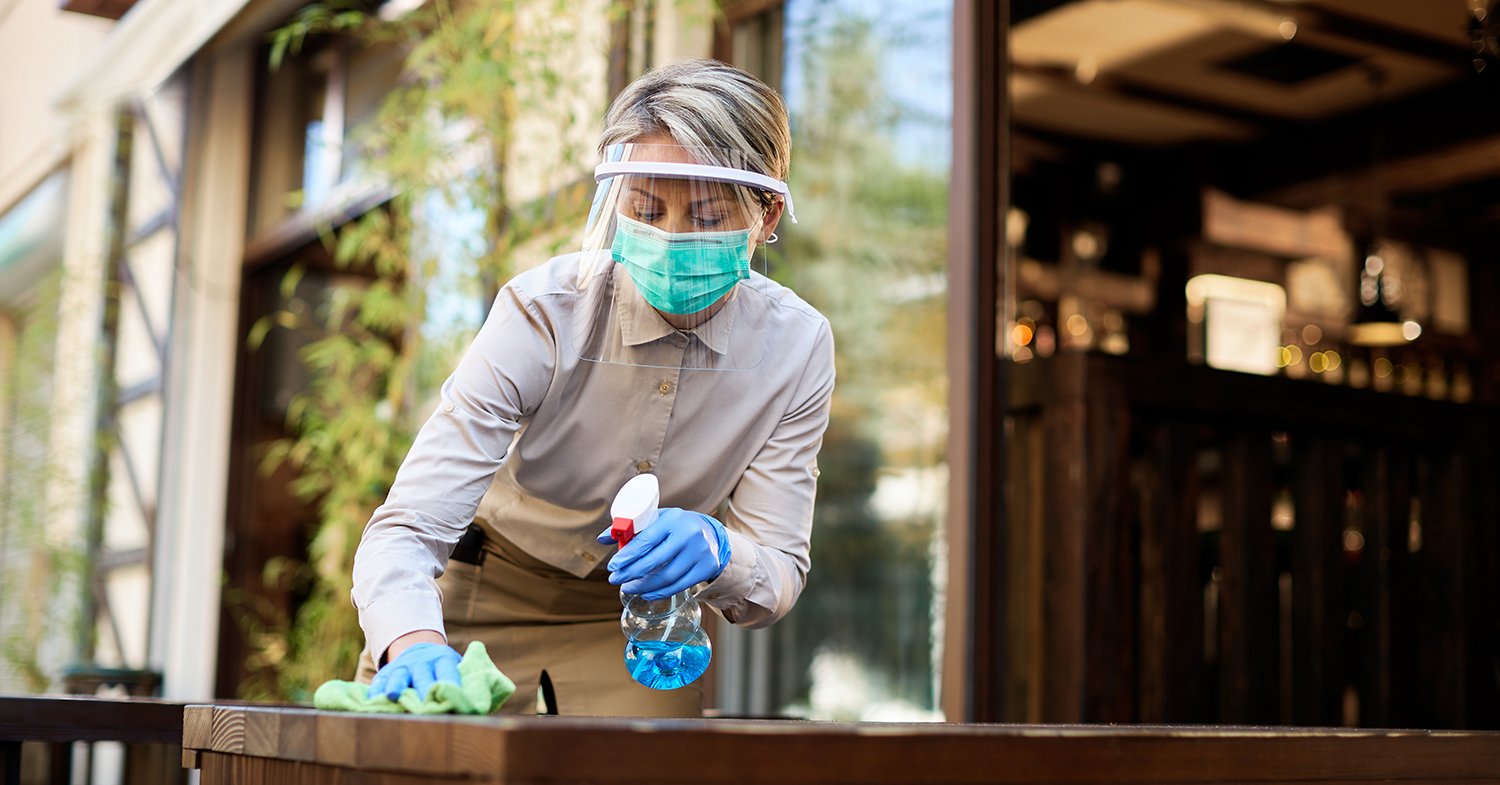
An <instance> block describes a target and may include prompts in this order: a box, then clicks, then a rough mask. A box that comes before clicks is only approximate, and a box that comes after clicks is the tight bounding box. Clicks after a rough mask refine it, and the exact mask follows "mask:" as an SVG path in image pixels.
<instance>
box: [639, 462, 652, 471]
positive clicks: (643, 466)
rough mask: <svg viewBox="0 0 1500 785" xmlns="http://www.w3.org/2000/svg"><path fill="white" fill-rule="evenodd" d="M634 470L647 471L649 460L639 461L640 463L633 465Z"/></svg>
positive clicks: (648, 469) (649, 469)
mask: <svg viewBox="0 0 1500 785" xmlns="http://www.w3.org/2000/svg"><path fill="white" fill-rule="evenodd" d="M635 470H636V471H638V472H649V471H651V462H650V461H641V462H640V463H637V464H636V465H635Z"/></svg>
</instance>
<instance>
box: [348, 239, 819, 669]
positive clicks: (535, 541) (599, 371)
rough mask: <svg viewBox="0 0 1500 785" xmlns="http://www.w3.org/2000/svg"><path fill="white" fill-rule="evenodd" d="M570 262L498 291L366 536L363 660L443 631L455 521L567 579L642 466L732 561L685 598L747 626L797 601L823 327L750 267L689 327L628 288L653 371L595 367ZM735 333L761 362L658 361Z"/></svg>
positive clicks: (593, 552)
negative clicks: (721, 534)
mask: <svg viewBox="0 0 1500 785" xmlns="http://www.w3.org/2000/svg"><path fill="white" fill-rule="evenodd" d="M577 269H578V261H577V255H576V254H573V255H568V256H561V257H557V258H555V259H552V260H550V261H548V262H547V263H546V264H543V265H542V266H540V267H537V268H535V269H533V270H530V271H527V272H525V273H522V274H520V275H518V276H516V277H515V278H514V279H513V280H511V281H510V282H509V283H508V284H506V285H505V287H504V288H503V289H502V290H501V292H500V295H499V297H498V298H497V299H496V301H495V306H494V308H493V309H492V310H491V312H490V315H489V317H488V319H486V320H485V323H484V326H483V327H482V328H481V329H480V331H479V335H478V336H477V337H476V338H475V339H474V343H473V345H472V346H471V347H470V348H469V350H468V352H467V353H466V354H465V356H464V358H463V360H462V361H461V362H460V363H459V365H458V368H457V369H456V370H455V371H454V372H453V375H452V376H450V377H449V378H448V380H447V381H446V382H445V383H444V384H443V388H442V396H441V399H440V401H439V402H438V404H437V408H436V411H435V412H433V414H432V415H431V417H430V418H429V419H428V420H427V422H426V424H425V425H423V426H422V430H421V432H420V433H419V434H418V435H417V438H416V441H415V443H414V444H413V445H412V448H411V451H410V452H409V453H408V454H407V456H406V459H405V461H404V462H403V463H402V465H401V469H400V471H399V472H398V473H397V475H396V481H395V484H394V485H393V486H392V487H391V491H390V494H389V496H388V497H387V499H386V502H385V504H383V505H381V506H380V507H379V508H378V509H377V510H376V511H375V514H374V516H373V517H372V518H371V519H370V523H369V524H368V525H367V526H366V527H365V532H364V537H363V539H362V540H361V542H360V545H359V550H358V552H357V553H356V555H355V559H354V589H353V592H352V598H353V600H354V604H355V606H356V607H357V608H358V609H359V618H360V626H361V627H363V629H364V632H365V640H366V645H367V646H368V648H369V651H370V652H371V653H372V655H374V656H375V657H376V658H378V657H379V656H380V655H381V654H383V653H384V652H385V650H386V649H387V648H388V647H389V646H390V644H391V642H392V641H394V640H395V639H396V638H398V637H400V636H401V635H404V634H406V633H408V632H412V631H414V630H423V629H431V630H438V631H442V630H443V620H442V600H441V597H440V595H439V591H438V588H437V582H436V579H437V577H438V576H439V575H441V574H442V572H443V569H444V566H445V565H446V564H447V561H448V555H449V554H450V553H451V552H452V550H453V546H454V544H455V543H456V542H457V541H458V538H459V536H460V535H461V534H462V533H463V531H464V529H465V528H466V527H467V526H468V524H469V522H470V521H478V522H479V523H481V524H483V525H486V526H488V527H491V528H493V529H494V530H495V531H497V532H499V533H501V534H502V535H503V536H504V537H505V538H506V539H507V540H509V541H510V542H512V543H514V544H515V545H517V546H518V547H520V548H522V549H524V550H525V551H526V552H527V553H529V554H531V555H532V556H535V557H536V558H538V559H540V560H542V561H545V562H547V563H549V564H552V565H554V566H556V567H558V568H559V569H562V570H565V571H567V572H569V573H572V574H573V575H576V576H579V577H583V576H585V575H587V574H589V572H591V571H592V570H594V569H595V568H596V567H598V566H599V565H600V564H602V563H603V562H604V561H606V560H607V559H608V558H609V557H610V555H612V553H613V552H614V550H615V548H614V546H605V545H600V544H599V543H598V542H597V541H596V540H595V536H596V535H598V534H599V532H600V531H601V530H603V529H604V528H605V527H606V526H607V525H608V523H609V521H608V512H609V504H610V502H611V501H612V500H613V498H614V494H615V492H616V491H618V490H619V488H620V486H622V485H624V484H625V481H626V480H628V479H630V478H631V477H633V476H635V475H636V474H639V473H641V472H648V471H649V472H653V473H655V474H656V475H657V477H658V478H659V479H660V482H661V503H662V505H663V506H667V507H681V508H684V509H689V510H697V511H699V512H703V513H707V514H710V515H718V516H720V519H721V520H722V521H723V523H724V525H725V528H726V529H727V530H728V533H729V543H730V550H731V559H730V562H729V565H728V566H727V567H726V568H725V570H724V572H723V573H722V574H721V575H720V576H719V577H718V578H717V579H715V580H714V581H712V582H711V583H709V584H708V585H707V586H705V587H704V589H703V591H702V593H701V594H700V595H699V597H700V599H702V600H705V601H706V602H707V603H708V604H709V605H710V606H712V607H715V608H718V609H719V610H720V611H722V612H723V614H724V616H725V618H727V619H729V620H730V621H732V622H734V623H736V624H741V625H746V626H763V625H767V624H770V623H772V622H774V621H776V620H777V619H779V618H781V617H782V616H784V615H785V614H786V612H787V611H789V610H790V609H791V607H792V605H793V604H794V603H795V602H796V601H797V597H798V595H800V594H801V592H802V587H803V585H804V583H805V581H806V576H807V570H808V566H809V559H808V547H809V538H810V535H811V530H812V512H813V497H814V491H815V489H816V479H817V454H818V448H819V447H820V445H821V444H822V439H823V431H824V429H825V428H826V427H827V425H828V410H829V401H830V398H831V396H832V394H833V384H834V362H833V334H832V331H831V330H830V329H829V326H828V320H827V319H825V318H823V316H822V314H819V313H818V312H817V311H816V310H815V309H813V308H812V306H810V305H808V304H807V303H806V302H804V301H803V300H802V299H801V298H799V297H798V296H797V295H796V294H794V293H793V292H792V291H791V290H790V289H787V288H786V287H784V286H781V285H780V284H777V283H776V282H774V281H771V280H770V279H768V278H765V277H762V276H759V275H754V276H753V277H752V278H751V279H749V280H747V281H741V282H740V285H739V291H738V293H737V294H736V296H735V297H734V298H732V299H731V300H730V301H729V302H728V303H727V304H726V305H725V307H724V308H723V310H721V311H720V312H719V313H718V314H717V315H715V317H714V318H712V319H710V320H709V321H708V322H706V323H705V324H704V325H702V326H701V327H699V328H697V329H695V330H694V331H691V332H686V333H685V332H679V331H678V330H676V329H674V328H673V327H672V326H671V325H669V324H667V323H666V322H665V321H663V320H662V319H661V317H660V316H658V315H657V314H656V313H655V312H654V311H652V310H651V309H650V308H649V307H648V306H646V305H645V304H644V303H640V302H639V298H638V297H633V298H630V300H629V301H630V302H633V303H635V304H634V305H627V306H624V310H623V311H621V312H619V317H620V318H619V331H620V338H621V342H622V343H623V344H624V345H625V346H627V347H629V350H630V351H639V352H646V353H648V354H649V356H650V362H651V363H652V364H651V365H628V364H614V363H603V362H594V361H591V360H585V359H581V358H580V357H579V356H578V354H579V353H578V352H577V351H576V350H575V348H574V341H573V340H572V339H570V337H569V336H573V335H575V334H576V333H575V330H576V329H577V327H578V321H579V319H581V318H582V317H583V312H584V311H585V310H586V309H585V308H584V307H583V295H582V294H581V293H580V291H579V288H578V285H577ZM616 277H617V282H618V280H619V279H625V280H628V279H626V278H625V277H624V276H622V275H621V274H620V273H619V272H618V268H617V269H616ZM621 302H622V303H623V302H626V300H624V299H623V298H622V300H621ZM736 327H737V328H739V329H751V328H752V327H756V328H758V329H759V331H760V332H759V334H760V335H761V336H762V337H763V341H762V340H756V341H752V342H750V343H749V344H748V345H750V346H753V347H754V351H756V352H763V356H762V357H760V358H758V359H755V358H750V359H747V360H746V361H745V362H736V361H735V360H736V358H734V357H728V358H727V359H728V360H730V362H727V363H726V364H727V365H730V366H732V367H740V368H741V370H712V371H709V370H692V369H684V368H680V367H666V366H678V365H681V364H682V363H681V362H680V361H679V362H672V358H674V357H677V358H680V357H682V356H683V355H684V352H687V351H689V348H690V346H691V342H694V341H702V342H703V344H704V345H705V346H707V347H708V349H710V350H712V351H714V352H718V353H720V354H721V355H722V354H724V353H726V352H734V351H736V347H738V346H740V345H741V344H740V343H738V342H736V341H732V340H730V338H731V336H730V332H729V331H730V330H731V329H734V328H736ZM726 328H728V329H726ZM697 348H698V349H699V350H700V351H701V349H702V347H697ZM745 366H748V367H745ZM377 661H378V659H377Z"/></svg>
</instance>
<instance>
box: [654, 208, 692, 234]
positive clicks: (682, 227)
mask: <svg viewBox="0 0 1500 785" xmlns="http://www.w3.org/2000/svg"><path fill="white" fill-rule="evenodd" d="M661 228H662V229H664V230H666V231H668V232H672V233H673V234H676V233H679V232H691V231H693V217H692V215H691V214H690V213H689V212H688V211H687V210H668V211H667V216H666V220H665V221H663V222H662V225H661Z"/></svg>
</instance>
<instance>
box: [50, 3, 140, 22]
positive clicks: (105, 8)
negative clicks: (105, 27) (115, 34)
mask: <svg viewBox="0 0 1500 785" xmlns="http://www.w3.org/2000/svg"><path fill="white" fill-rule="evenodd" d="M135 3H136V0H62V2H60V3H59V4H58V8H61V9H62V10H64V11H73V12H75V13H80V14H88V15H90V16H102V17H104V18H105V19H119V18H120V17H122V16H124V15H125V12H126V11H129V10H130V9H131V7H132V6H134V5H135Z"/></svg>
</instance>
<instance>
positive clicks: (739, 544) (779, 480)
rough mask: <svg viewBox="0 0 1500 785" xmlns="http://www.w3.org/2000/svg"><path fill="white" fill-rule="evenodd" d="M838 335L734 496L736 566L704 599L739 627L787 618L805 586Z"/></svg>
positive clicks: (817, 346)
mask: <svg viewBox="0 0 1500 785" xmlns="http://www.w3.org/2000/svg"><path fill="white" fill-rule="evenodd" d="M833 387H834V362H833V334H832V332H831V330H829V328H828V325H827V322H824V323H823V325H822V330H821V332H820V333H819V336H818V339H817V340H816V342H815V343H814V346H813V350H812V352H811V354H810V356H809V359H808V362H807V365H806V370H805V372H804V374H803V376H802V379H801V381H800V382H799V384H798V386H797V391H796V394H795V395H794V396H793V398H792V405H791V407H790V408H789V410H788V411H787V412H786V414H784V415H783V416H782V418H781V421H780V422H779V423H778V424H777V427H776V429H775V431H774V432H773V433H772V436H771V439H770V440H769V441H768V442H767V443H766V445H765V446H764V447H763V448H762V449H761V450H760V451H759V452H758V453H757V455H756V457H755V459H754V460H753V461H752V462H751V464H750V466H749V468H748V469H747V470H746V471H745V474H744V476H743V477H741V478H740V481H739V483H738V484H737V485H736V486H735V489H734V492H733V493H732V494H731V495H730V498H729V501H728V505H727V507H726V514H725V528H726V529H727V530H728V532H729V545H730V551H731V553H730V561H729V565H728V566H727V567H725V569H724V571H723V572H722V573H720V575H719V577H718V578H716V579H715V580H714V581H712V582H711V583H709V584H708V585H707V586H705V587H704V590H703V593H702V594H701V595H700V596H701V597H702V598H703V599H704V600H705V601H706V602H707V603H708V604H709V605H710V606H711V607H714V608H717V609H718V610H720V611H721V612H723V614H724V617H725V618H726V619H728V620H729V621H731V622H733V623H734V624H738V625H741V626H745V627H763V626H766V625H769V624H772V623H774V622H776V621H777V620H779V619H781V618H782V617H783V616H785V615H786V614H787V612H788V611H790V610H791V609H792V606H793V605H795V604H796V602H797V598H798V597H799V596H801V594H802V589H803V587H804V586H805V585H806V582H807V573H808V570H809V568H810V555H809V551H810V548H811V539H812V523H813V503H814V500H815V497H816V495H817V476H818V467H817V457H818V450H819V449H820V448H821V446H822V443H823V432H824V431H825V430H826V429H827V427H828V414H829V407H830V405H831V401H832V397H833Z"/></svg>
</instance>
